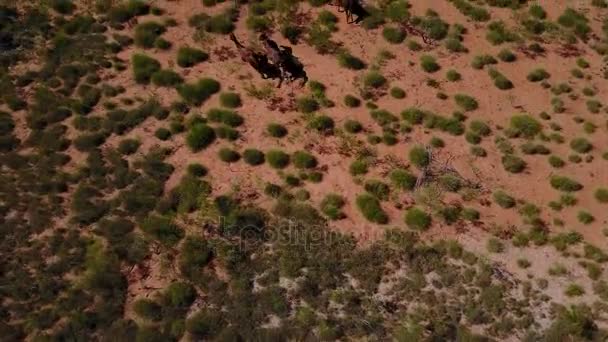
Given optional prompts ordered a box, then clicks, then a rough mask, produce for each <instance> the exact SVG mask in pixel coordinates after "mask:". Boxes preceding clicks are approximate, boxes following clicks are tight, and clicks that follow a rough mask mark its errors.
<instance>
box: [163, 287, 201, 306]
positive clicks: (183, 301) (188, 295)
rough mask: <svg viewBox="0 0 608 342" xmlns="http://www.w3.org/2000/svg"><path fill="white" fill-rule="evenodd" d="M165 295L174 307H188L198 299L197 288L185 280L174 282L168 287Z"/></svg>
mask: <svg viewBox="0 0 608 342" xmlns="http://www.w3.org/2000/svg"><path fill="white" fill-rule="evenodd" d="M165 297H166V298H167V299H168V300H169V303H170V304H171V306H173V307H174V308H188V307H190V305H192V303H193V302H194V300H195V299H196V289H195V288H194V286H192V285H190V284H188V283H185V282H181V281H178V282H174V283H171V285H169V286H168V287H167V290H166V292H165Z"/></svg>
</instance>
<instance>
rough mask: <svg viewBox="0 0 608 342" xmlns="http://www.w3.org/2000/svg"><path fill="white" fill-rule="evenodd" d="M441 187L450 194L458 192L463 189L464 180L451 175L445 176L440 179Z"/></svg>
mask: <svg viewBox="0 0 608 342" xmlns="http://www.w3.org/2000/svg"><path fill="white" fill-rule="evenodd" d="M438 180H439V185H441V187H442V188H443V189H444V190H446V191H450V192H457V191H458V190H460V189H461V188H462V185H463V184H462V180H461V179H460V178H459V177H456V176H454V175H450V174H444V175H441V176H440V177H439V179H438Z"/></svg>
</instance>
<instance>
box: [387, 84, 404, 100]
mask: <svg viewBox="0 0 608 342" xmlns="http://www.w3.org/2000/svg"><path fill="white" fill-rule="evenodd" d="M405 95H406V94H405V90H403V89H401V88H399V87H393V88H391V96H392V97H394V98H396V99H403V98H405Z"/></svg>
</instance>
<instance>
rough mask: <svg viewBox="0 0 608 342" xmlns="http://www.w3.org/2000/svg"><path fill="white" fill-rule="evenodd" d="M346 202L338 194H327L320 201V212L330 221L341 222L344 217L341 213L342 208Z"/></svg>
mask: <svg viewBox="0 0 608 342" xmlns="http://www.w3.org/2000/svg"><path fill="white" fill-rule="evenodd" d="M345 204H346V202H345V201H344V198H343V197H342V196H340V195H338V194H327V195H326V196H325V198H323V200H322V201H321V211H322V212H323V214H325V216H327V217H329V219H330V220H334V221H335V220H341V219H343V218H345V217H346V215H345V214H344V213H343V212H342V207H344V205H345Z"/></svg>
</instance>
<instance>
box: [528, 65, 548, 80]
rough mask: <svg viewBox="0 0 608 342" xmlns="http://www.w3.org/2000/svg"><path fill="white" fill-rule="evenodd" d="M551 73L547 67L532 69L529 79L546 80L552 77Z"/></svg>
mask: <svg viewBox="0 0 608 342" xmlns="http://www.w3.org/2000/svg"><path fill="white" fill-rule="evenodd" d="M550 76H551V75H550V74H549V73H548V72H547V71H546V70H545V69H541V68H538V69H534V70H532V71H531V72H530V73H529V74H528V76H527V79H528V81H530V82H540V81H543V80H546V79H548V78H549V77H550Z"/></svg>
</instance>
